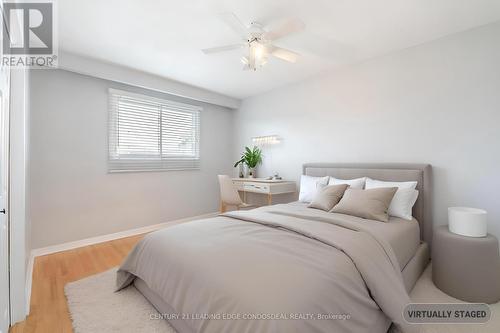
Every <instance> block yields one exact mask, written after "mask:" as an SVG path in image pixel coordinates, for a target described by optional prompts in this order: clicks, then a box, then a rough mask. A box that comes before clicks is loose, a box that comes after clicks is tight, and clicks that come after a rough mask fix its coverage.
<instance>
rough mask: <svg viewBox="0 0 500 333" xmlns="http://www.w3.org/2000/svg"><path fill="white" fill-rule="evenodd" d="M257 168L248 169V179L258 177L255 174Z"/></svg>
mask: <svg viewBox="0 0 500 333" xmlns="http://www.w3.org/2000/svg"><path fill="white" fill-rule="evenodd" d="M255 171H256V168H250V167H248V178H255V177H256V176H257V175H256V174H255Z"/></svg>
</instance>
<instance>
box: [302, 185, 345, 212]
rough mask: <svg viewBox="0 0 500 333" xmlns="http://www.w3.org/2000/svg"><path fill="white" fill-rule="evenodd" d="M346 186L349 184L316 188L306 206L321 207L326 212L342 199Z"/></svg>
mask: <svg viewBox="0 0 500 333" xmlns="http://www.w3.org/2000/svg"><path fill="white" fill-rule="evenodd" d="M348 187H349V185H347V184H340V185H330V186H325V187H323V188H322V189H319V190H318V192H317V193H316V195H315V196H314V198H313V200H312V201H311V203H310V204H309V205H308V206H307V207H309V208H317V209H322V210H324V211H327V212H328V211H330V209H332V208H333V206H335V205H336V204H337V203H338V202H339V201H340V199H342V196H343V195H344V192H345V190H346V189H347V188H348Z"/></svg>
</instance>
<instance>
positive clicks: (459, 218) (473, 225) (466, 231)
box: [448, 207, 488, 237]
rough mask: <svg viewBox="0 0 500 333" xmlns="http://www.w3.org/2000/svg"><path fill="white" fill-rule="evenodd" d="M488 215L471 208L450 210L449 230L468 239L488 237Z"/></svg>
mask: <svg viewBox="0 0 500 333" xmlns="http://www.w3.org/2000/svg"><path fill="white" fill-rule="evenodd" d="M487 215H488V213H487V212H486V211H485V210H482V209H477V208H469V207H449V208H448V229H449V230H450V232H452V233H454V234H457V235H462V236H468V237H486V235H487V234H488V223H487V219H486V217H487Z"/></svg>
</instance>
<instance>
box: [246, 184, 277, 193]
mask: <svg viewBox="0 0 500 333" xmlns="http://www.w3.org/2000/svg"><path fill="white" fill-rule="evenodd" d="M243 191H247V192H257V193H270V192H271V191H270V186H269V184H263V183H248V182H247V183H244V184H243Z"/></svg>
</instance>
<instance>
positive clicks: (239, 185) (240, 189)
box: [233, 181, 244, 191]
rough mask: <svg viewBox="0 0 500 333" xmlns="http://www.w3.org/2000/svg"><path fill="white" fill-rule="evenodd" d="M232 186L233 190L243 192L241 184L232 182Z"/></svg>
mask: <svg viewBox="0 0 500 333" xmlns="http://www.w3.org/2000/svg"><path fill="white" fill-rule="evenodd" d="M233 185H234V188H235V189H236V190H237V191H243V190H244V188H243V183H242V182H235V181H233Z"/></svg>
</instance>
